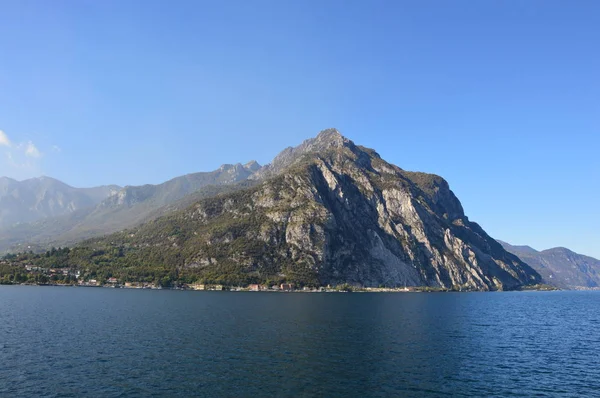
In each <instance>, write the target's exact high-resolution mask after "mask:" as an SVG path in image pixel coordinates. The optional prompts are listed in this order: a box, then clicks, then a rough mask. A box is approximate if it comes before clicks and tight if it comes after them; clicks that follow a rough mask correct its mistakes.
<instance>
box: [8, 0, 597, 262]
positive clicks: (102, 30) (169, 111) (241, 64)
mask: <svg viewBox="0 0 600 398" xmlns="http://www.w3.org/2000/svg"><path fill="white" fill-rule="evenodd" d="M599 43H600V2H597V1H577V2H567V1H549V0H544V1H536V0H528V1H479V2H475V1H387V2H382V1H351V0H343V1H309V0H303V1H260V0H257V1H206V2H205V1H199V0H198V1H182V0H178V1H174V2H167V1H162V0H161V1H133V0H125V1H121V0H119V1H95V0H90V1H84V0H78V1H59V0H57V1H52V2H49V1H26V0H18V1H17V0H15V1H3V2H0V130H1V131H3V133H0V175H7V176H9V177H13V178H17V179H23V178H29V177H33V176H38V175H41V174H44V175H49V176H53V177H55V178H58V179H61V180H63V181H65V182H67V183H69V184H71V185H74V186H92V185H100V184H112V183H116V184H120V185H126V184H130V185H137V184H143V183H159V182H162V181H164V180H167V179H169V178H172V177H175V176H178V175H181V174H185V173H190V172H196V171H205V170H212V169H215V168H217V167H218V166H219V165H220V164H222V163H236V162H246V161H249V160H251V159H256V160H258V161H259V162H260V163H267V162H269V161H270V160H271V159H272V158H273V157H274V156H275V155H276V154H277V152H278V151H279V150H281V149H283V148H284V147H286V146H290V145H296V144H299V143H300V142H301V141H302V140H303V139H305V138H308V137H311V136H314V135H316V134H317V133H318V131H319V130H321V129H324V128H327V127H337V128H338V129H339V130H340V131H341V132H342V133H343V134H344V135H346V136H348V137H349V138H351V139H352V140H354V141H355V142H357V143H359V144H362V145H365V146H369V147H372V148H375V149H376V150H377V151H378V152H379V153H380V154H381V155H382V156H383V157H384V158H385V159H386V160H388V161H390V162H392V163H395V164H397V165H399V166H400V167H402V168H404V169H407V170H419V171H427V172H432V173H436V174H440V175H442V176H443V177H445V178H446V179H447V180H448V181H449V183H450V185H451V187H452V189H453V190H454V192H455V193H456V194H457V195H458V197H459V198H460V199H461V201H462V203H463V205H464V207H465V210H466V213H467V215H468V216H469V217H470V219H472V220H474V221H477V222H479V223H480V224H481V225H482V226H483V227H484V229H486V231H488V232H489V233H490V234H491V235H492V236H494V237H496V238H499V239H504V240H507V241H510V242H512V243H516V244H530V245H532V246H533V247H535V248H537V249H544V248H548V247H553V246H566V247H569V248H571V249H573V250H576V251H579V252H582V253H585V254H590V255H594V256H595V257H599V258H600V229H599V228H598V226H599V225H600V206H598V202H599V199H598V198H599V197H600V160H599V157H598V149H599V146H600V73H599V71H600V51H599V47H598V46H599Z"/></svg>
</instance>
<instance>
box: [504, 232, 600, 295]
mask: <svg viewBox="0 0 600 398" xmlns="http://www.w3.org/2000/svg"><path fill="white" fill-rule="evenodd" d="M498 242H500V244H502V246H503V247H504V249H506V250H507V251H509V252H511V253H513V254H515V255H516V256H518V257H519V258H520V259H521V260H523V261H525V262H526V263H527V264H529V265H530V266H531V267H532V268H533V269H535V270H536V271H537V272H538V273H539V274H540V275H541V276H542V278H543V280H544V282H545V283H548V284H550V285H554V286H557V287H560V288H563V289H582V288H584V289H585V288H598V287H600V260H597V259H595V258H592V257H589V256H584V255H582V254H578V253H575V252H573V251H571V250H569V249H567V248H564V247H555V248H552V249H548V250H543V251H537V250H535V249H533V248H531V247H529V246H514V245H511V244H509V243H506V242H502V241H500V240H499V241H498Z"/></svg>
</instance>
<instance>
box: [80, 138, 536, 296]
mask: <svg viewBox="0 0 600 398" xmlns="http://www.w3.org/2000/svg"><path fill="white" fill-rule="evenodd" d="M256 176H257V177H256V178H258V184H257V185H255V186H248V187H240V189H236V190H234V191H233V192H227V193H221V194H218V195H216V196H212V197H207V198H204V199H202V200H199V201H198V202H196V203H195V204H193V205H191V206H189V207H187V208H185V209H183V210H178V211H175V212H172V213H170V214H167V215H165V216H162V217H160V218H158V219H156V220H154V221H150V222H148V223H146V224H143V225H141V226H139V227H136V228H133V229H131V230H128V231H124V232H121V233H116V234H112V235H109V236H106V237H104V238H101V239H96V240H92V241H88V242H84V243H83V244H82V245H81V246H78V247H76V248H75V249H73V250H72V251H71V253H70V254H69V255H70V256H73V258H76V260H73V261H75V262H77V264H79V266H85V264H89V267H93V268H94V269H97V267H98V264H105V267H109V269H110V272H111V274H112V275H119V276H122V277H125V278H132V275H134V274H136V273H138V272H143V273H144V274H145V275H148V272H150V271H149V270H153V271H152V272H153V274H154V275H157V274H159V275H164V278H167V279H169V280H175V279H185V280H188V281H189V280H197V281H204V282H219V283H227V284H232V285H235V284H246V283H252V282H261V283H268V281H289V282H294V283H298V284H300V285H306V284H308V285H318V284H340V283H351V284H356V285H365V286H379V285H386V286H404V285H407V286H417V285H418V286H437V287H445V288H450V287H457V288H458V287H460V288H464V289H477V290H498V289H513V288H518V287H519V286H521V285H526V284H534V283H538V282H539V281H540V280H541V277H540V275H539V274H538V273H536V272H535V271H534V270H533V269H531V268H530V267H529V266H528V265H527V264H525V263H523V262H522V261H521V260H520V259H519V258H517V257H516V256H514V255H512V254H510V253H508V252H506V251H505V250H504V249H503V248H502V246H501V245H500V244H499V243H497V242H496V241H495V240H494V239H492V238H490V237H489V236H488V235H487V234H486V233H485V231H483V230H482V229H481V227H479V225H477V224H476V223H473V222H471V221H469V219H468V218H467V217H466V216H465V214H464V212H463V209H462V206H461V204H460V202H459V200H458V199H457V198H456V196H455V195H454V194H453V193H452V191H451V190H450V188H449V187H448V184H447V182H446V181H445V180H444V179H442V178H441V177H439V176H436V175H432V174H425V173H417V172H408V171H404V170H402V169H400V168H399V167H397V166H394V165H392V164H389V163H387V162H385V161H384V160H383V159H381V158H380V156H379V155H378V154H377V153H376V152H375V151H373V150H371V149H368V148H364V147H361V146H358V145H355V144H354V143H353V142H352V141H350V140H349V139H347V138H345V137H343V136H342V135H341V134H340V133H339V132H338V131H337V130H335V129H329V130H324V131H323V132H321V133H320V134H319V135H318V136H317V137H316V138H313V139H309V140H307V141H305V142H304V143H303V144H302V145H300V146H299V147H296V148H292V149H289V148H288V149H286V150H285V151H284V152H282V153H281V154H280V155H278V156H277V157H276V158H275V160H274V162H273V164H271V165H267V166H265V167H263V168H261V169H259V170H258V171H257V172H256ZM253 178H254V177H253ZM254 181H257V180H254ZM68 261H71V260H68ZM136 270H137V271H136ZM142 270H145V271H142ZM98 272H100V271H98Z"/></svg>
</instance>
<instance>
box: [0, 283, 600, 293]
mask: <svg viewBox="0 0 600 398" xmlns="http://www.w3.org/2000/svg"><path fill="white" fill-rule="evenodd" d="M0 286H38V287H82V288H104V289H128V290H180V291H196V292H219V291H221V292H248V293H498V292H550V291H600V288H586V289H560V288H557V287H554V286H549V285H542V286H537V285H536V286H523V287H521V288H519V289H514V290H453V289H445V288H432V287H426V286H419V287H416V286H413V287H406V288H352V289H348V290H343V289H336V288H319V289H292V290H281V289H279V290H275V289H260V290H253V289H250V288H243V287H232V288H225V287H223V288H221V289H216V288H207V289H194V288H186V287H163V286H145V287H139V286H124V285H96V286H95V285H76V284H59V283H56V284H52V283H6V284H0Z"/></svg>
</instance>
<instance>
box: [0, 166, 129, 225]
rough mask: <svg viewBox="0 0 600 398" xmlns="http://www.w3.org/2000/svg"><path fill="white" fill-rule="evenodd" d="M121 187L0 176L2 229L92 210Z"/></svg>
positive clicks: (51, 179) (0, 223)
mask: <svg viewBox="0 0 600 398" xmlns="http://www.w3.org/2000/svg"><path fill="white" fill-rule="evenodd" d="M118 189H120V187H118V186H116V185H110V186H101V187H94V188H73V187H71V186H69V185H67V184H65V183H63V182H61V181H58V180H55V179H54V178H50V177H40V178H32V179H29V180H25V181H16V180H13V179H11V178H8V177H0V228H5V227H9V226H11V225H14V224H18V223H28V222H32V221H36V220H39V219H42V218H47V217H56V216H61V215H65V214H70V213H73V212H75V211H77V210H80V209H85V208H88V207H92V206H95V205H97V204H98V203H100V202H101V201H102V200H104V199H106V198H107V197H110V196H111V195H112V194H114V193H115V192H116V191H117V190H118Z"/></svg>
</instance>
